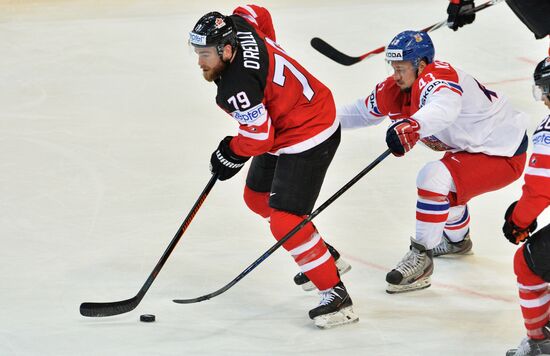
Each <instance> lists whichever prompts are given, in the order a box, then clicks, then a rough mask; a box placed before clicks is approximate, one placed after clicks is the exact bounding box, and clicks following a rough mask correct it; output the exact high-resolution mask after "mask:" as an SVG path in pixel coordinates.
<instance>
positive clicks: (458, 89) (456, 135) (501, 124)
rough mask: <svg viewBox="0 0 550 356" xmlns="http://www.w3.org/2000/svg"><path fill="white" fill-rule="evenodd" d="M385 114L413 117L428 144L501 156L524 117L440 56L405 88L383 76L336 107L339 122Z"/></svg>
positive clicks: (516, 141) (356, 123)
mask: <svg viewBox="0 0 550 356" xmlns="http://www.w3.org/2000/svg"><path fill="white" fill-rule="evenodd" d="M386 116H389V117H390V119H391V120H398V119H403V118H409V117H412V118H413V119H415V120H416V121H418V123H419V124H420V131H419V133H420V137H421V141H422V142H423V143H424V144H425V145H426V146H428V147H430V148H432V149H434V150H437V151H450V152H458V151H466V152H471V153H485V154H488V155H494V156H506V157H510V156H513V155H514V153H515V152H516V151H517V149H518V147H519V146H520V144H521V142H522V139H523V138H524V136H525V132H526V129H527V125H528V122H529V118H528V116H527V115H526V114H524V113H522V112H520V111H517V110H515V109H514V108H513V107H512V106H511V105H510V103H509V102H508V100H507V99H506V98H504V97H503V96H502V95H500V94H497V93H496V92H494V91H491V90H489V89H487V88H485V87H484V86H483V85H481V84H480V83H479V82H478V81H477V80H476V79H474V78H473V77H472V76H471V75H469V74H468V73H465V72H463V71H461V70H458V69H454V68H453V67H452V66H451V65H450V64H449V63H446V62H441V61H435V62H433V63H431V64H429V65H427V66H426V67H425V68H424V70H423V71H422V73H421V75H420V76H419V77H418V78H417V79H416V80H415V82H414V83H413V85H412V88H411V91H410V92H405V91H402V90H401V89H400V88H399V87H398V86H397V85H396V83H395V80H394V79H393V77H389V78H387V79H386V80H385V81H384V82H382V83H379V84H378V85H377V86H376V88H375V89H374V90H373V92H372V93H371V95H370V96H369V97H367V98H366V99H360V100H358V101H357V102H356V103H354V104H351V105H347V106H342V107H339V108H338V118H339V120H340V122H341V124H342V127H343V128H354V127H361V126H369V125H376V124H379V123H380V122H382V121H383V119H384V118H385V117H386Z"/></svg>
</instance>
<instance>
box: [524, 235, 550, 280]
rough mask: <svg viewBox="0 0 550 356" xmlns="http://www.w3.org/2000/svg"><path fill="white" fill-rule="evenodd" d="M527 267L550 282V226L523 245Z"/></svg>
mask: <svg viewBox="0 0 550 356" xmlns="http://www.w3.org/2000/svg"><path fill="white" fill-rule="evenodd" d="M523 257H524V258H525V262H526V264H527V266H529V268H530V269H531V271H533V272H534V273H535V274H536V275H537V276H539V277H540V278H542V279H543V280H544V281H545V282H550V225H547V226H545V227H544V228H542V229H540V230H539V231H537V232H536V233H535V234H533V236H531V237H530V238H529V240H527V242H526V243H525V244H524V245H523Z"/></svg>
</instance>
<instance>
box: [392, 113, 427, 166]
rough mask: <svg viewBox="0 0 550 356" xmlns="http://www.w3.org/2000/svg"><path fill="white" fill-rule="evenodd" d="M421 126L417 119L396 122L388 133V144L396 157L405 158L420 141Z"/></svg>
mask: <svg viewBox="0 0 550 356" xmlns="http://www.w3.org/2000/svg"><path fill="white" fill-rule="evenodd" d="M418 130H420V124H419V123H418V122H417V121H416V120H415V119H404V120H399V121H396V122H394V123H393V124H392V125H391V126H390V127H389V128H388V131H387V132H386V144H387V145H388V148H389V149H390V151H391V153H393V155H394V156H398V157H400V156H403V155H404V154H405V153H406V152H409V151H410V150H411V149H412V148H413V147H414V145H415V144H416V142H417V141H418V140H419V139H420V135H419V134H418Z"/></svg>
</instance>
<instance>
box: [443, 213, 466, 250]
mask: <svg viewBox="0 0 550 356" xmlns="http://www.w3.org/2000/svg"><path fill="white" fill-rule="evenodd" d="M469 228H470V214H469V212H468V206H467V205H458V206H453V207H451V208H450V209H449V218H448V219H447V222H446V223H445V230H444V231H445V235H447V237H448V238H449V240H451V241H452V242H460V241H462V240H463V239H464V236H466V234H467V233H468V229H469Z"/></svg>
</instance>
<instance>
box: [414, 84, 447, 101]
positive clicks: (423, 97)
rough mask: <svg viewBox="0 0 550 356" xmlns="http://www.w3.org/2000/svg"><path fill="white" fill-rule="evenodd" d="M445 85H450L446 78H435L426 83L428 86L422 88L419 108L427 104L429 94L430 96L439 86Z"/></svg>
mask: <svg viewBox="0 0 550 356" xmlns="http://www.w3.org/2000/svg"><path fill="white" fill-rule="evenodd" d="M443 85H444V86H449V84H448V83H447V82H446V81H444V80H434V81H432V82H429V83H428V84H426V86H425V87H424V90H422V95H421V96H420V106H419V108H421V107H423V106H424V104H426V100H427V99H428V96H430V94H431V93H433V92H435V90H436V89H437V88H439V87H440V86H443Z"/></svg>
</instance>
